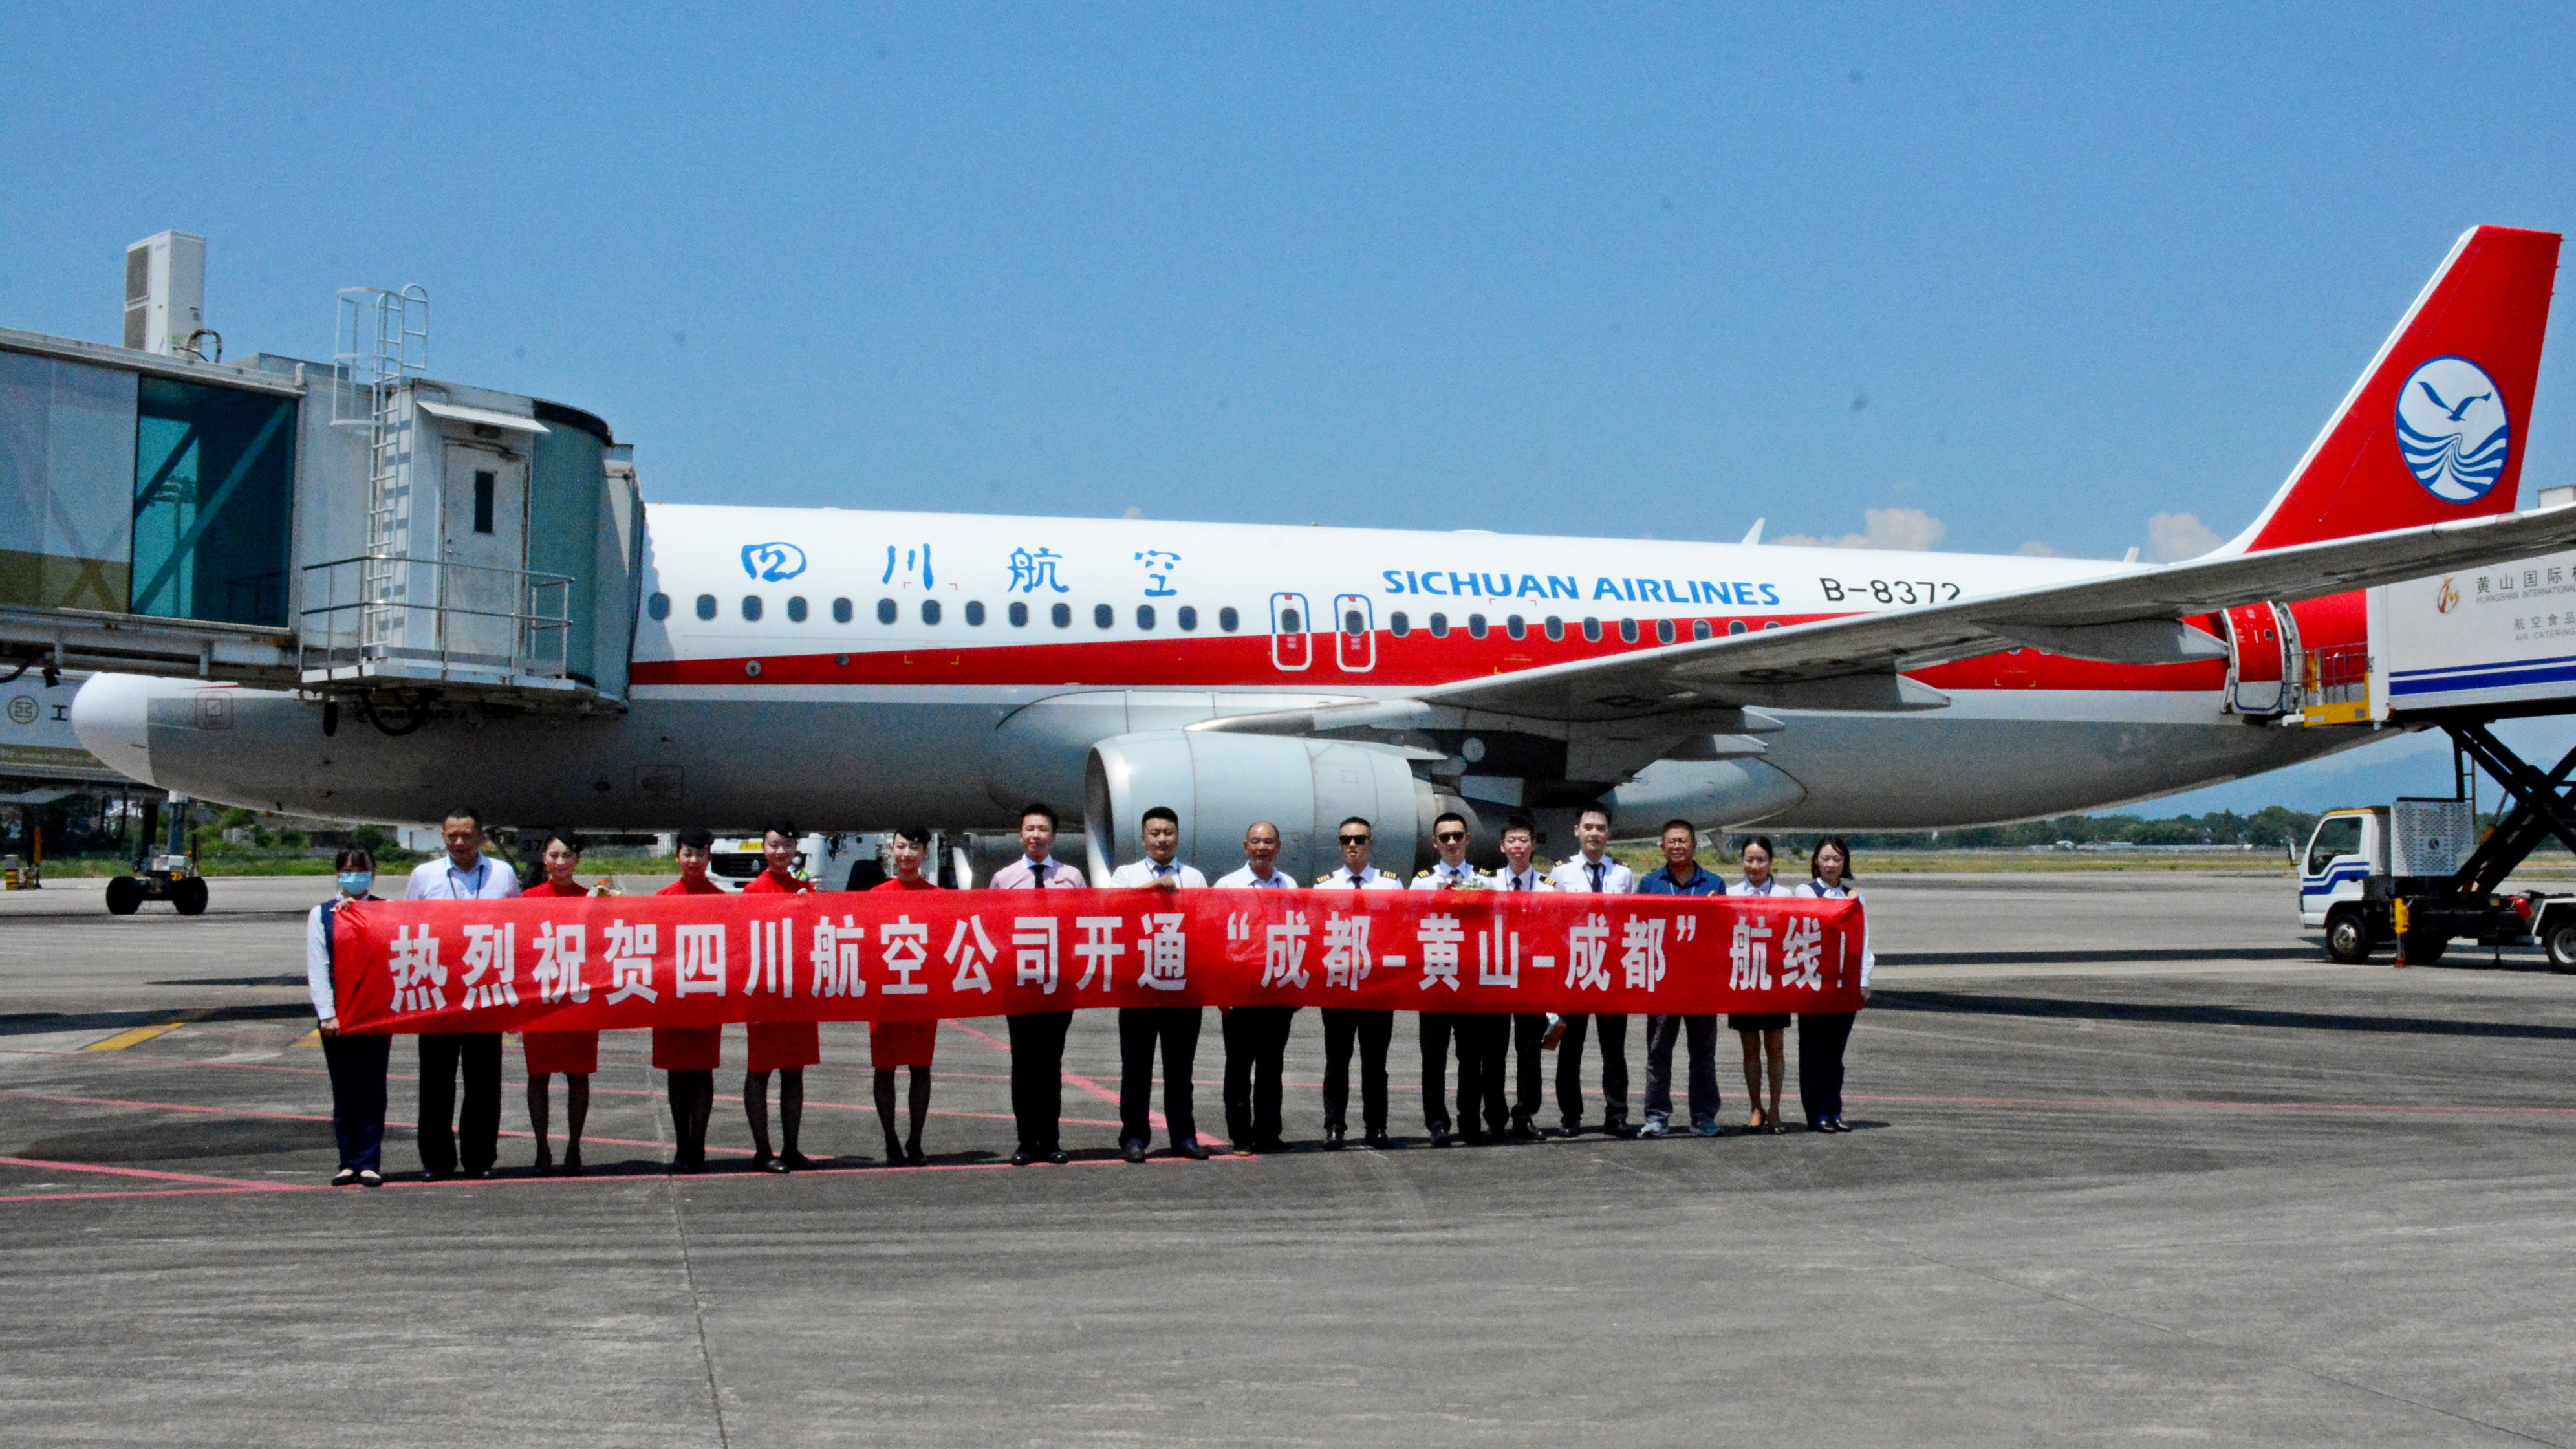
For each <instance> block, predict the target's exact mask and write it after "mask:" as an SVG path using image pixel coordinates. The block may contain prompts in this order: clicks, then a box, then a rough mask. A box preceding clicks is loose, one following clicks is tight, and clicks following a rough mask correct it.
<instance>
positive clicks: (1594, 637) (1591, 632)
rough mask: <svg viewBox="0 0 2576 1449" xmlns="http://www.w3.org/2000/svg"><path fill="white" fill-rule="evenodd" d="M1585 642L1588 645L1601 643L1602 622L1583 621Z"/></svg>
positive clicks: (1594, 620) (1593, 620) (1596, 620)
mask: <svg viewBox="0 0 2576 1449" xmlns="http://www.w3.org/2000/svg"><path fill="white" fill-rule="evenodd" d="M1583 642H1584V643H1586V644H1598V643H1600V642H1601V621H1600V620H1598V619H1586V620H1584V621H1583Z"/></svg>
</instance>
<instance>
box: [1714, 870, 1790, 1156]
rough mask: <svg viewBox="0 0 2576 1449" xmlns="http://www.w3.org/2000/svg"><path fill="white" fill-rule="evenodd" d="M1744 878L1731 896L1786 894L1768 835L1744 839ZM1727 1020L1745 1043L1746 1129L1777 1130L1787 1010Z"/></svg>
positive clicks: (1731, 1016) (1743, 1014)
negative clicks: (1766, 1067) (1765, 1086)
mask: <svg viewBox="0 0 2576 1449" xmlns="http://www.w3.org/2000/svg"><path fill="white" fill-rule="evenodd" d="M1742 859H1743V865H1744V879H1743V880H1742V881H1739V882H1738V883H1737V884H1736V886H1735V888H1734V889H1733V890H1730V891H1728V892H1727V894H1728V895H1731V896H1785V895H1787V894H1789V890H1788V888H1787V887H1786V886H1783V885H1781V884H1780V882H1778V881H1777V880H1774V879H1772V877H1771V837H1769V836H1767V835H1757V836H1755V837H1753V838H1752V839H1751V840H1748V841H1746V842H1744V855H1743V857H1742ZM1726 1024H1727V1025H1728V1026H1730V1027H1733V1028H1734V1029H1735V1035H1736V1039H1737V1040H1739V1041H1741V1042H1743V1043H1744V1095H1745V1096H1746V1097H1747V1098H1748V1099H1750V1100H1751V1101H1752V1103H1753V1116H1752V1118H1751V1120H1749V1121H1747V1122H1746V1123H1745V1124H1744V1130H1745V1131H1747V1132H1777V1131H1779V1130H1780V1077H1781V1070H1782V1067H1783V1065H1784V1061H1785V1058H1786V1057H1787V1055H1788V1046H1787V1040H1788V1031H1789V1018H1788V1015H1787V1014H1786V1013H1772V1012H1746V1011H1732V1012H1728V1013H1727V1016H1726ZM1765 1058H1768V1059H1769V1061H1770V1065H1771V1095H1770V1096H1769V1098H1768V1099H1767V1100H1768V1101H1769V1103H1770V1105H1769V1106H1768V1107H1765V1106H1764V1105H1763V1103H1764V1101H1765V1100H1766V1099H1765V1098H1764V1096H1763V1095H1762V1065H1763V1061H1764V1059H1765Z"/></svg>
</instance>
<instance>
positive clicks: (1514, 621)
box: [1503, 614, 1529, 639]
mask: <svg viewBox="0 0 2576 1449" xmlns="http://www.w3.org/2000/svg"><path fill="white" fill-rule="evenodd" d="M1503 632H1504V633H1506V634H1509V635H1511V636H1512V637H1513V638H1515V639H1526V638H1528V637H1529V621H1528V620H1526V619H1524V618H1522V617H1521V616H1520V615H1518V614H1514V615H1512V616H1511V617H1510V618H1508V619H1505V620H1504V621H1503Z"/></svg>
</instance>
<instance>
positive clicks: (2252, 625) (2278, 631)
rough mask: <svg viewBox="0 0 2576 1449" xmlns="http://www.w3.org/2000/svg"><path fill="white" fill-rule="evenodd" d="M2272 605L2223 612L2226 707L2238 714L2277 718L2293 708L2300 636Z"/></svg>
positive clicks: (2244, 605) (2296, 684)
mask: <svg viewBox="0 0 2576 1449" xmlns="http://www.w3.org/2000/svg"><path fill="white" fill-rule="evenodd" d="M2288 612H2289V611H2287V610H2285V609H2282V608H2280V607H2278V606H2276V605H2273V604H2243V605H2240V606H2238V607H2236V608H2233V609H2230V610H2228V611H2227V639H2228V646H2229V647H2228V664H2227V707H2228V708H2229V709H2230V710H2233V711H2234V712H2236V713H2238V714H2255V715H2268V714H2281V713H2283V712H2285V711H2287V710H2289V709H2290V708H2291V707H2292V706H2293V705H2294V704H2295V703H2296V701H2295V699H2294V698H2293V697H2292V696H2293V694H2294V693H2295V691H2296V690H2297V688H2298V676H2297V675H2296V673H2295V672H2294V671H2293V670H2292V669H2291V667H2290V663H2289V661H2290V660H2292V659H2294V658H2296V657H2297V655H2296V654H2295V653H2294V652H2293V651H2295V650H2296V649H2297V648H2298V630H2297V629H2296V628H2295V627H2293V626H2292V625H2291V623H2290V621H2289V617H2288Z"/></svg>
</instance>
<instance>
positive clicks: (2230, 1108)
mask: <svg viewBox="0 0 2576 1449" xmlns="http://www.w3.org/2000/svg"><path fill="white" fill-rule="evenodd" d="M1846 1100H1849V1101H1854V1102H1903V1103H1912V1104H1917V1105H1924V1106H1939V1107H2058V1108H2068V1109H2087V1108H2091V1109H2099V1108H2105V1107H2110V1108H2120V1109H2125V1110H2130V1111H2142V1112H2212V1111H2215V1112H2403V1113H2417V1114H2423V1115H2427V1116H2487V1117H2567V1116H2576V1107H2473V1106H2431V1107H2427V1106H2412V1105H2407V1104H2404V1103H2392V1102H2192V1101H2179V1100H2172V1099H2160V1098H2122V1097H2098V1098H2096V1097H1884V1096H1864V1095H1862V1094H1860V1093H1851V1094H1849V1095H1848V1096H1847V1098H1846Z"/></svg>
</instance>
